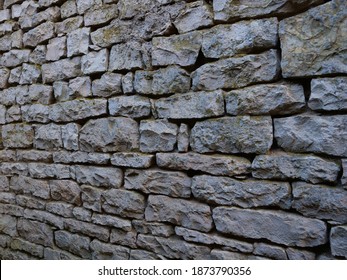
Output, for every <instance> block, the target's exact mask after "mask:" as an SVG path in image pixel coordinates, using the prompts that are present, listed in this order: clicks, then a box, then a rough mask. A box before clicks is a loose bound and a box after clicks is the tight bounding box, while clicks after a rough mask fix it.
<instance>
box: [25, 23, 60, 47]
mask: <svg viewBox="0 0 347 280" xmlns="http://www.w3.org/2000/svg"><path fill="white" fill-rule="evenodd" d="M54 35H55V32H54V23H53V22H50V21H48V22H44V23H42V24H40V25H39V26H37V27H35V28H34V29H31V30H30V31H28V32H27V33H24V35H23V43H24V46H29V47H36V46H37V45H38V44H40V43H43V42H45V41H47V40H48V39H51V38H52V37H54Z"/></svg>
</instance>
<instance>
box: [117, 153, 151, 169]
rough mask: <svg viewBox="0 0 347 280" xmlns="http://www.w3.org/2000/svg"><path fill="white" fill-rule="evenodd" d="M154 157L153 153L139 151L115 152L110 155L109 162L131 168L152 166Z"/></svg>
mask: <svg viewBox="0 0 347 280" xmlns="http://www.w3.org/2000/svg"><path fill="white" fill-rule="evenodd" d="M154 159H155V156H154V155H146V154H141V153H115V154H113V155H112V157H111V164H113V165H115V166H123V167H132V168H148V167H150V166H152V164H153V162H154Z"/></svg>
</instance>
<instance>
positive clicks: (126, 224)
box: [92, 213, 132, 231]
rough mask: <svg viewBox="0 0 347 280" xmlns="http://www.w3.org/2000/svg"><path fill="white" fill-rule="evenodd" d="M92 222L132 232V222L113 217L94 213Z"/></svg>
mask: <svg viewBox="0 0 347 280" xmlns="http://www.w3.org/2000/svg"><path fill="white" fill-rule="evenodd" d="M92 222H93V223H95V224H99V225H103V226H110V227H115V228H119V229H121V230H124V231H131V230H132V226H131V221H130V220H126V219H123V218H119V217H116V216H111V215H103V214H98V213H93V216H92Z"/></svg>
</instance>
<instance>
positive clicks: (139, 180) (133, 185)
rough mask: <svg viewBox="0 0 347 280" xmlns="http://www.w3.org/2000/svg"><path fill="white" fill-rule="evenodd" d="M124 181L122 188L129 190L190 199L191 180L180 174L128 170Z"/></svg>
mask: <svg viewBox="0 0 347 280" xmlns="http://www.w3.org/2000/svg"><path fill="white" fill-rule="evenodd" d="M124 180H125V181H124V187H125V188H126V189H129V190H140V191H142V192H144V193H148V194H164V195H168V196H172V197H188V198H189V197H190V184H191V179H190V178H189V177H188V176H187V175H186V174H185V173H182V172H172V171H162V170H145V171H142V170H135V169H128V170H127V171H126V173H125V179H124Z"/></svg>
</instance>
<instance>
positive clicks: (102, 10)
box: [84, 4, 118, 26]
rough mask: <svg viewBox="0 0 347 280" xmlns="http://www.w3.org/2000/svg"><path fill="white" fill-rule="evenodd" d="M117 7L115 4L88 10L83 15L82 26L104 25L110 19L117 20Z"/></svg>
mask: <svg viewBox="0 0 347 280" xmlns="http://www.w3.org/2000/svg"><path fill="white" fill-rule="evenodd" d="M117 16H118V7H117V5H116V4H109V5H108V4H104V5H102V6H101V7H96V8H93V9H90V10H88V11H87V12H86V13H85V14H84V25H85V26H93V25H99V24H103V23H106V22H108V21H110V20H111V19H114V18H117Z"/></svg>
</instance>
